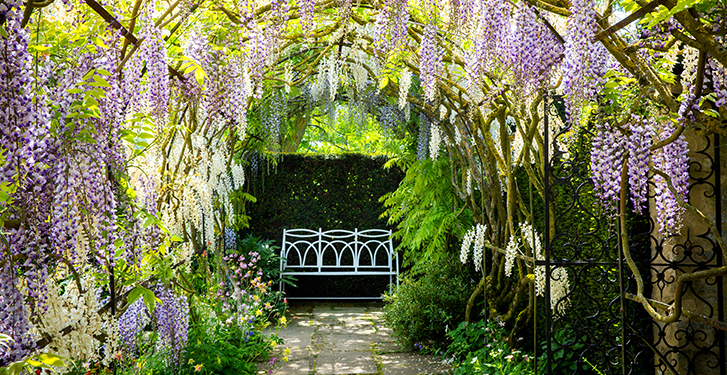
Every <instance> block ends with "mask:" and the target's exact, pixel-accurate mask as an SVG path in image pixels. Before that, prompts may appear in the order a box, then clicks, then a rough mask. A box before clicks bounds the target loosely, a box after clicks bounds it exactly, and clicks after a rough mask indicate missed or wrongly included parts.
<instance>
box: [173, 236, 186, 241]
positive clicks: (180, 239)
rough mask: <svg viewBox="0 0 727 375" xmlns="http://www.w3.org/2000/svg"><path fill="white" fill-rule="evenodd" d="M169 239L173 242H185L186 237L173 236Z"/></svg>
mask: <svg viewBox="0 0 727 375" xmlns="http://www.w3.org/2000/svg"><path fill="white" fill-rule="evenodd" d="M169 240H170V241H172V242H184V239H182V237H179V236H172V237H171V238H170V239H169Z"/></svg>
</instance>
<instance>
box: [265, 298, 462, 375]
mask: <svg viewBox="0 0 727 375" xmlns="http://www.w3.org/2000/svg"><path fill="white" fill-rule="evenodd" d="M381 307H382V305H381V303H365V304H361V303H355V304H354V303H320V302H319V303H315V304H313V303H310V304H295V305H291V307H290V311H289V312H288V315H287V319H288V326H287V327H286V328H284V329H282V330H281V331H280V334H279V336H280V337H281V338H282V339H283V340H284V342H285V344H284V345H280V346H278V347H277V348H276V349H275V351H274V352H273V354H272V356H271V357H277V358H278V359H279V358H282V357H283V356H284V355H285V354H284V353H285V349H286V348H287V349H290V354H289V355H288V362H287V363H285V362H281V361H277V362H276V363H275V364H272V365H271V364H269V363H266V364H259V365H258V368H259V369H260V371H259V373H260V374H268V373H271V374H277V375H313V374H315V375H319V374H320V375H323V374H325V375H342V374H377V375H420V374H448V373H449V372H450V367H449V366H447V365H444V364H442V357H437V358H435V357H433V356H428V355H421V354H416V353H411V352H407V351H405V350H403V349H402V348H401V347H399V345H398V344H397V343H396V341H395V340H394V338H393V337H392V336H391V330H390V329H389V328H386V327H385V326H384V322H383V318H382V314H383V312H382V311H381ZM270 371H272V372H270Z"/></svg>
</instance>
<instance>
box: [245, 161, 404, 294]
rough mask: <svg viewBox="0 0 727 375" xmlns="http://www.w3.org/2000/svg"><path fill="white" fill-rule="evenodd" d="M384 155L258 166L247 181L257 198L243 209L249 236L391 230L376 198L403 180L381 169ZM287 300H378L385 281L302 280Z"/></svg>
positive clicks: (391, 170)
mask: <svg viewBox="0 0 727 375" xmlns="http://www.w3.org/2000/svg"><path fill="white" fill-rule="evenodd" d="M386 162H387V158H386V157H371V156H366V155H359V154H345V155H336V156H322V155H313V156H310V155H299V154H289V155H281V156H280V158H279V160H278V164H277V166H275V167H273V166H269V167H268V168H261V170H259V171H258V172H257V173H256V174H254V175H251V176H250V178H248V181H251V182H250V183H249V186H248V190H249V192H250V193H251V194H252V195H253V196H255V197H256V198H257V202H256V203H249V204H248V205H247V210H248V212H247V214H248V215H249V216H250V227H249V228H248V229H247V230H246V231H249V233H250V234H252V235H254V236H256V237H260V238H264V239H271V240H273V241H275V244H276V245H277V246H280V245H281V243H282V236H283V229H284V228H287V229H293V228H308V229H318V228H322V229H324V230H328V229H345V230H354V229H356V228H358V229H359V230H364V229H374V228H380V229H394V228H393V227H391V226H389V225H387V223H386V220H385V219H381V218H380V216H381V214H382V213H383V212H384V206H383V203H381V202H379V198H380V197H381V196H383V195H384V194H386V193H388V192H391V191H394V190H396V188H397V187H398V186H399V183H400V182H401V180H402V179H403V177H404V173H403V172H402V171H401V170H400V169H398V168H389V169H384V168H383V166H384V164H385V163H386ZM297 284H298V288H290V287H287V288H286V291H287V292H288V295H290V296H330V297H334V296H376V295H378V294H380V293H383V292H384V290H386V289H387V285H388V277H362V276H357V277H343V276H341V277H323V276H316V277H306V278H299V280H298V283H297Z"/></svg>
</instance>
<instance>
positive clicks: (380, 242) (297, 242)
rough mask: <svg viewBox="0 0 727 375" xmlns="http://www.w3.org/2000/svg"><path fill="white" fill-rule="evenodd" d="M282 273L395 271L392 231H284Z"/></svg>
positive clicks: (281, 253)
mask: <svg viewBox="0 0 727 375" xmlns="http://www.w3.org/2000/svg"><path fill="white" fill-rule="evenodd" d="M280 257H281V269H280V270H281V271H284V270H286V269H289V270H291V271H292V270H295V271H310V272H311V274H315V273H316V272H324V271H328V272H340V273H342V274H351V275H355V274H356V273H357V272H358V271H377V270H380V271H384V270H386V271H389V272H395V269H398V264H397V262H396V259H395V258H396V254H395V253H394V247H393V244H392V241H391V231H390V230H383V229H368V230H363V231H359V230H358V229H356V230H354V231H348V230H338V229H336V230H328V231H323V230H321V229H318V230H317V231H315V230H311V229H284V230H283V247H282V248H281V250H280Z"/></svg>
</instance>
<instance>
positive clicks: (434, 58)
mask: <svg viewBox="0 0 727 375" xmlns="http://www.w3.org/2000/svg"><path fill="white" fill-rule="evenodd" d="M443 69H444V64H443V63H442V51H441V49H440V48H439V45H438V44H437V27H436V26H434V25H431V24H430V25H427V26H426V27H425V28H424V35H423V36H422V44H421V50H420V56H419V72H420V78H421V81H422V88H423V89H424V97H425V98H426V99H427V100H429V101H434V99H435V98H436V95H437V81H438V77H439V75H441V74H442V70H443Z"/></svg>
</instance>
